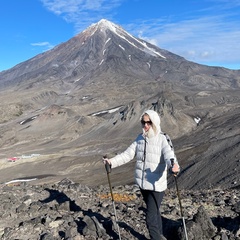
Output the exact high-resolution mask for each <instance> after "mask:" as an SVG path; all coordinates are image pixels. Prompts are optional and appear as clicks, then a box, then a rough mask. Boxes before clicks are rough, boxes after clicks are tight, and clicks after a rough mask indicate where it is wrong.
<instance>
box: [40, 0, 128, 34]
mask: <svg viewBox="0 0 240 240" xmlns="http://www.w3.org/2000/svg"><path fill="white" fill-rule="evenodd" d="M123 1H124V0H68V1H66V0H41V2H42V3H43V5H44V7H46V8H47V9H48V10H49V11H51V12H53V13H54V14H56V15H60V16H61V17H62V18H63V19H64V20H65V21H67V22H69V23H73V24H74V26H75V29H76V32H77V33H78V32H80V31H82V30H84V29H85V28H86V27H88V26H89V25H91V24H92V23H95V22H98V21H99V20H101V19H102V18H111V16H112V15H114V9H115V8H117V7H118V6H119V5H120V4H121V3H122V2H123Z"/></svg>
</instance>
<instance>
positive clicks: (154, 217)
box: [140, 189, 164, 240]
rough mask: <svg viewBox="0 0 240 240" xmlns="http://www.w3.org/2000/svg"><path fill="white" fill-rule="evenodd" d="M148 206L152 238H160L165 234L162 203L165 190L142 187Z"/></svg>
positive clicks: (147, 216)
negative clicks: (161, 209) (157, 190)
mask: <svg viewBox="0 0 240 240" xmlns="http://www.w3.org/2000/svg"><path fill="white" fill-rule="evenodd" d="M140 190H141V193H142V196H143V200H144V202H145V203H146V206H147V214H146V222H147V228H148V231H149V235H150V237H151V240H159V239H160V236H161V235H162V234H163V230H162V217H161V212H160V205H161V202H162V199H163V196H164V192H155V191H151V190H143V189H140Z"/></svg>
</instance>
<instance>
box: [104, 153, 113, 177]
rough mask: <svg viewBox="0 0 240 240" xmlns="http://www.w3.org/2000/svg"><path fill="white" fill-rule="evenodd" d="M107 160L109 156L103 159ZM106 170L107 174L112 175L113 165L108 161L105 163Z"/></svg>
mask: <svg viewBox="0 0 240 240" xmlns="http://www.w3.org/2000/svg"><path fill="white" fill-rule="evenodd" d="M105 158H106V159H107V155H105V156H103V159H105ZM105 169H106V171H107V173H110V172H111V165H110V164H109V163H108V162H107V161H106V162H105Z"/></svg>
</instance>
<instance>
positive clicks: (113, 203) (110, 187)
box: [103, 156, 121, 240]
mask: <svg viewBox="0 0 240 240" xmlns="http://www.w3.org/2000/svg"><path fill="white" fill-rule="evenodd" d="M103 158H107V156H104V157H103ZM105 168H106V171H107V178H108V185H109V189H110V193H111V197H112V205H113V210H114V215H115V221H116V225H117V231H118V237H119V240H121V234H120V229H119V225H118V219H117V212H116V207H115V202H114V196H113V192H112V185H111V181H110V176H109V175H110V172H111V167H110V164H109V163H108V162H106V163H105Z"/></svg>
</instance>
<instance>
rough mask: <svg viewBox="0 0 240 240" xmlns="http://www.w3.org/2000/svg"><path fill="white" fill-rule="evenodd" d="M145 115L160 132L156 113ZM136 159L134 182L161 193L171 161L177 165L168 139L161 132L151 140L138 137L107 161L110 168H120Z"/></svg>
mask: <svg viewBox="0 0 240 240" xmlns="http://www.w3.org/2000/svg"><path fill="white" fill-rule="evenodd" d="M145 113H147V114H148V115H149V117H150V119H151V121H152V122H153V125H154V124H156V125H154V127H155V128H157V130H160V118H159V119H158V117H157V116H156V114H155V113H156V112H154V111H152V110H148V111H146V112H145ZM134 158H136V168H135V181H136V183H137V185H138V186H139V187H140V188H142V189H146V190H153V191H157V192H162V191H164V190H166V189H167V170H168V169H169V168H170V167H171V160H170V159H174V162H175V163H177V159H176V157H175V154H174V150H173V147H172V143H171V140H170V138H169V137H168V136H167V135H166V134H163V133H161V132H158V133H157V134H156V136H154V137H151V138H147V137H146V138H145V137H144V135H143V134H140V135H138V137H137V138H136V140H135V141H134V142H133V143H132V144H131V145H130V146H129V147H128V148H127V149H126V150H125V151H124V152H123V153H121V154H118V155H116V156H115V157H113V158H111V159H109V160H110V161H111V165H112V168H115V167H118V166H121V165H123V164H125V163H127V162H129V161H131V160H132V159H134Z"/></svg>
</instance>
